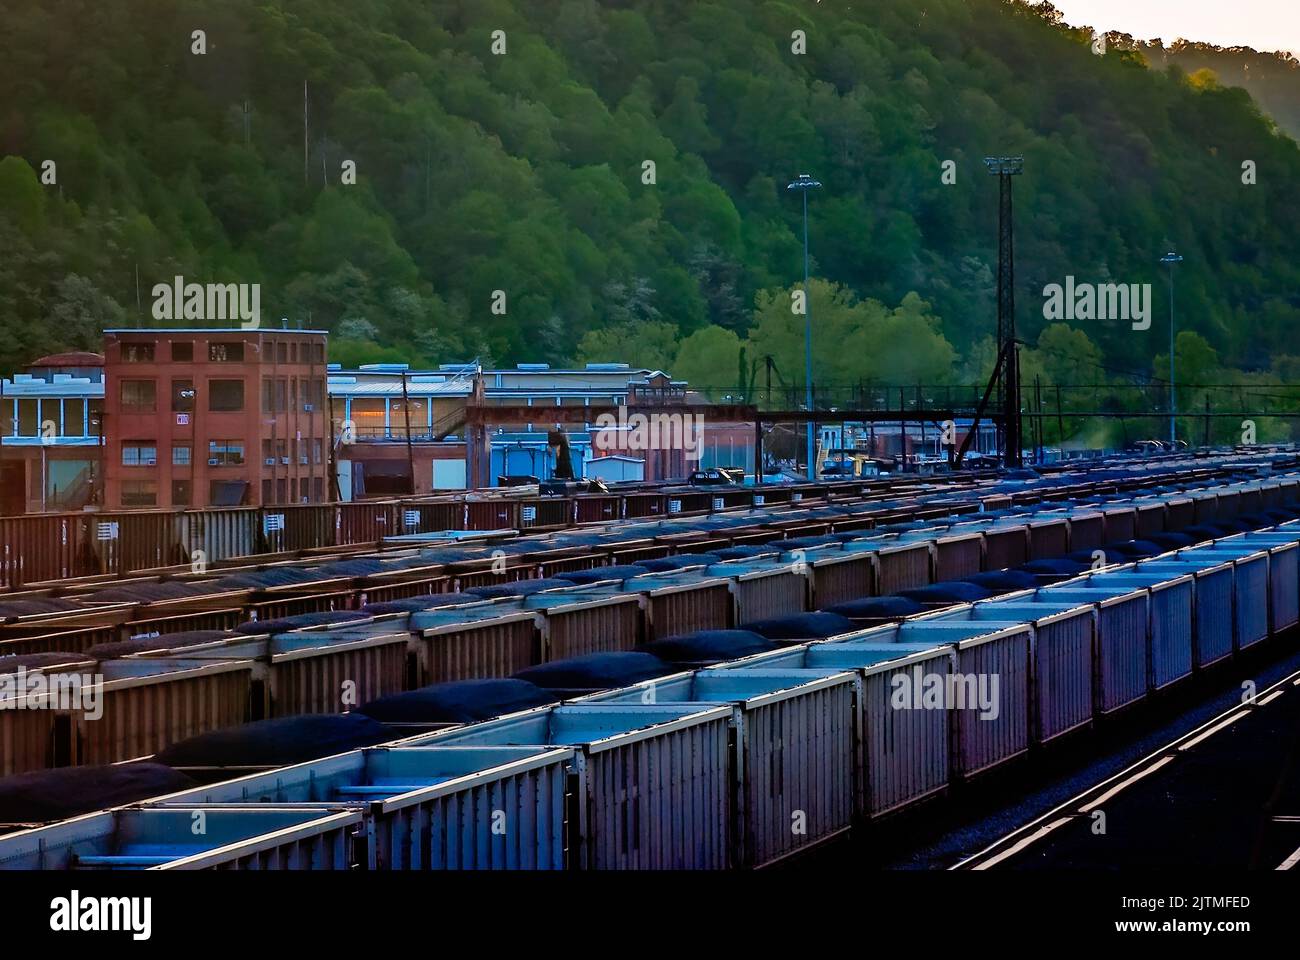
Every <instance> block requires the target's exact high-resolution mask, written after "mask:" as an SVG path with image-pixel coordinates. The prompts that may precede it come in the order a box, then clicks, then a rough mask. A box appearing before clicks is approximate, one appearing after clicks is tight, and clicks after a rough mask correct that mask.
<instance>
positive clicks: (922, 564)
mask: <svg viewBox="0 0 1300 960" xmlns="http://www.w3.org/2000/svg"><path fill="white" fill-rule="evenodd" d="M876 557H877V561H876V589H877V590H878V591H879V593H880V595H881V596H885V595H887V594H891V593H898V592H899V591H900V590H912V589H914V588H916V587H924V586H927V585H928V584H929V583H930V546H929V544H927V543H912V544H906V545H903V546H896V547H881V548H880V549H879V550H878V551H876Z"/></svg>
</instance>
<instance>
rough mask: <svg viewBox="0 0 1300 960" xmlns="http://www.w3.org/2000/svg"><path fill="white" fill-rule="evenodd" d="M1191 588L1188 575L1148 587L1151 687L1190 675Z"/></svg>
mask: <svg viewBox="0 0 1300 960" xmlns="http://www.w3.org/2000/svg"><path fill="white" fill-rule="evenodd" d="M1194 590H1195V587H1194V584H1193V581H1192V578H1191V577H1179V578H1178V579H1176V580H1171V581H1170V582H1168V583H1162V584H1159V585H1157V586H1155V587H1152V588H1151V687H1152V689H1154V690H1160V689H1163V688H1164V687H1166V686H1168V685H1169V684H1171V683H1174V682H1176V681H1178V680H1182V679H1183V678H1184V677H1189V676H1191V674H1192V664H1193V662H1194V657H1193V654H1192V646H1193V622H1192V621H1193V609H1194Z"/></svg>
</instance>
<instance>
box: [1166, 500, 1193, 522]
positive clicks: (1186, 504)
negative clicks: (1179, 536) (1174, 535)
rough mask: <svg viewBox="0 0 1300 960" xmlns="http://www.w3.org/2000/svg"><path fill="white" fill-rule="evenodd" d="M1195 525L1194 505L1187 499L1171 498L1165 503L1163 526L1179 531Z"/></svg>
mask: <svg viewBox="0 0 1300 960" xmlns="http://www.w3.org/2000/svg"><path fill="white" fill-rule="evenodd" d="M1194 523H1196V504H1195V503H1193V502H1192V501H1191V499H1190V498H1188V497H1171V498H1170V499H1168V500H1166V501H1165V526H1166V528H1167V529H1169V530H1181V529H1183V527H1190V526H1192V525H1193V524H1194Z"/></svg>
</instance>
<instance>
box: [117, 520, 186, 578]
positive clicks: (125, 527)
mask: <svg viewBox="0 0 1300 960" xmlns="http://www.w3.org/2000/svg"><path fill="white" fill-rule="evenodd" d="M173 517H174V514H172V513H171V512H170V511H168V512H165V513H164V512H156V511H144V510H140V511H129V512H123V513H118V514H114V515H113V522H114V523H116V524H117V525H118V530H117V534H118V535H117V537H116V539H114V540H112V541H105V543H106V544H111V545H112V548H113V549H115V550H116V553H117V566H116V567H115V569H116V570H117V571H118V572H119V573H128V572H130V571H132V570H149V569H152V568H154V567H166V566H170V565H171V564H176V563H188V562H190V557H189V556H187V555H186V554H185V551H184V549H183V548H182V547H181V544H180V542H179V540H178V539H177V536H176V534H177V530H176V527H175V524H174V523H173Z"/></svg>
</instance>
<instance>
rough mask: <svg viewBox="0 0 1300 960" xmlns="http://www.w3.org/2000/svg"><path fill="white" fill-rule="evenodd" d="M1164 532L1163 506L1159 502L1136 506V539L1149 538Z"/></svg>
mask: <svg viewBox="0 0 1300 960" xmlns="http://www.w3.org/2000/svg"><path fill="white" fill-rule="evenodd" d="M1164 531H1165V505H1164V503H1162V502H1160V501H1155V502H1144V503H1139V504H1138V505H1137V533H1138V538H1139V539H1141V538H1143V537H1149V536H1151V535H1152V534H1155V533H1164Z"/></svg>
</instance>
